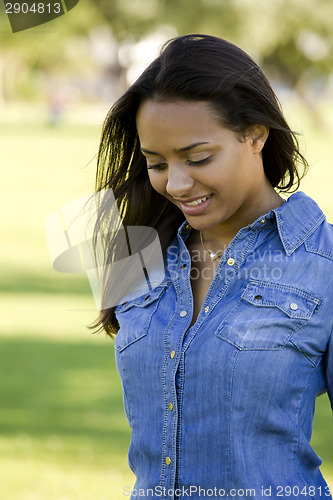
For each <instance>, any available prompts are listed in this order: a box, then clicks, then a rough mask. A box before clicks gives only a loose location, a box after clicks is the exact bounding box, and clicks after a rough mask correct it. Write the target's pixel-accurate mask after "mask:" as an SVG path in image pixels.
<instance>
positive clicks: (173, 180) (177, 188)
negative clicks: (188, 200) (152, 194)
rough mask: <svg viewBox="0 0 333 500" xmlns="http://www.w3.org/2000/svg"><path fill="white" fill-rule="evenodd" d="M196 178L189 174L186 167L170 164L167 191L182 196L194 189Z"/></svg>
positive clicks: (176, 196)
mask: <svg viewBox="0 0 333 500" xmlns="http://www.w3.org/2000/svg"><path fill="white" fill-rule="evenodd" d="M194 183H195V182H194V179H193V178H192V177H191V176H190V175H189V173H188V172H187V169H186V168H182V167H181V166H180V165H179V164H178V165H170V164H169V168H168V182H167V185H166V188H165V189H166V192H167V193H168V194H169V195H170V196H173V197H174V198H182V197H185V196H186V195H188V193H190V192H191V191H192V190H193V186H194Z"/></svg>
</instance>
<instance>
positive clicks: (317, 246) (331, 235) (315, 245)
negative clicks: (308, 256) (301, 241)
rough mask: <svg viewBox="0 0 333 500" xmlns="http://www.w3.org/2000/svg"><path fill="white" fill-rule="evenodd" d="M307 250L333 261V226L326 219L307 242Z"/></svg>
mask: <svg viewBox="0 0 333 500" xmlns="http://www.w3.org/2000/svg"><path fill="white" fill-rule="evenodd" d="M305 248H306V250H307V251H308V252H311V253H314V254H317V255H321V256H322V257H324V258H326V259H329V260H331V261H333V225H332V224H330V223H329V222H327V221H326V219H325V220H324V221H323V222H322V223H321V224H320V225H319V226H318V227H317V229H316V230H315V231H314V232H313V233H312V234H311V235H310V236H309V238H308V239H307V240H306V241H305Z"/></svg>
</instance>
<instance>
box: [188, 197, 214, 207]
mask: <svg viewBox="0 0 333 500" xmlns="http://www.w3.org/2000/svg"><path fill="white" fill-rule="evenodd" d="M208 198H209V196H205V197H204V198H200V200H194V201H190V202H189V203H185V205H188V206H194V205H200V203H202V202H204V201H206V200H207V199H208Z"/></svg>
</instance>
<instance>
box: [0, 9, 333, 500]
mask: <svg viewBox="0 0 333 500" xmlns="http://www.w3.org/2000/svg"><path fill="white" fill-rule="evenodd" d="M332 19H333V3H332V2H330V1H327V0H316V1H314V0H272V1H270V2H268V1H267V0H256V2H251V1H249V0H196V1H193V0H130V1H127V2H126V1H121V0H94V1H90V0H81V1H80V2H79V4H78V5H77V6H76V7H75V8H74V9H73V10H71V11H70V12H68V13H67V14H66V15H64V16H62V17H59V18H58V19H55V20H53V21H51V22H49V23H47V24H44V25H41V26H39V27H37V28H32V29H29V30H26V31H22V32H18V33H15V34H13V33H12V32H11V28H10V24H9V21H8V18H7V16H6V14H5V9H4V4H3V3H1V4H0V161H1V183H0V190H1V192H0V203H1V246H0V265H1V274H0V276H1V277H0V281H1V286H0V308H1V313H0V330H1V334H0V478H1V480H0V498H1V499H10V500H91V499H94V500H119V499H121V498H124V497H123V487H124V486H126V485H127V486H130V487H132V486H133V485H134V476H133V475H132V473H131V471H130V470H129V467H128V465H127V449H128V445H129V439H130V432H129V427H128V425H127V421H126V418H125V415H124V412H123V407H122V395H121V388H120V381H119V379H118V376H117V373H116V370H115V364H114V352H113V351H114V348H113V341H111V340H108V339H106V337H105V335H104V334H99V335H93V334H92V333H91V331H89V330H88V329H87V325H88V324H90V323H91V322H92V321H93V320H94V319H95V318H96V315H97V310H96V307H95V303H94V300H93V297H92V294H91V291H90V287H89V283H88V280H87V278H86V277H85V276H84V275H71V274H60V273H57V272H55V271H54V270H53V269H52V266H51V263H50V260H49V255H48V249H47V245H46V240H45V233H44V224H45V219H46V218H47V216H48V215H49V214H50V213H51V212H53V211H54V210H55V209H56V208H58V207H60V206H62V205H63V204H65V203H67V202H69V201H71V200H74V199H76V198H78V197H80V196H83V195H85V194H89V193H91V192H93V189H94V174H95V168H96V158H95V156H96V153H97V149H98V143H99V136H100V132H101V125H102V122H103V119H104V117H105V115H106V113H107V111H108V109H109V108H110V106H111V105H112V103H113V102H114V101H115V99H117V98H118V97H119V96H120V94H121V93H122V92H123V91H124V90H125V89H126V88H127V86H128V85H129V83H131V82H132V81H133V80H134V79H135V78H136V76H138V75H139V73H140V72H141V70H142V69H143V68H144V67H145V66H146V65H147V63H149V62H150V61H151V60H152V59H153V58H154V57H155V55H156V53H157V51H158V48H159V47H160V45H161V44H162V43H163V42H164V41H166V40H167V39H169V38H171V37H173V36H176V35H181V34H185V33H208V34H212V35H216V36H220V37H222V38H226V39H229V40H230V41H232V42H234V43H236V44H238V45H239V46H241V47H242V48H243V49H244V50H245V51H247V52H248V53H249V54H250V55H251V56H252V57H253V58H254V59H255V60H256V61H257V62H258V63H259V64H260V65H261V66H262V67H263V68H264V70H265V71H266V74H267V75H268V77H269V78H270V80H271V82H272V84H273V87H274V89H275V90H276V92H277V94H278V96H279V98H280V100H281V102H282V105H283V108H284V110H285V114H286V116H287V118H288V120H289V122H290V125H291V127H292V128H293V129H294V130H296V131H297V132H299V133H300V134H301V135H300V143H301V148H302V151H303V153H304V154H305V156H306V157H307V158H308V161H309V163H310V165H311V167H310V171H309V173H308V175H307V177H306V178H305V179H304V181H303V182H302V185H301V190H302V191H305V192H306V193H307V194H309V195H310V196H312V197H313V198H314V199H315V200H316V201H317V202H318V204H319V205H320V206H321V208H322V210H323V211H324V212H325V213H326V215H327V218H328V220H329V221H330V222H332V221H333V197H332V181H333V173H332V166H331V155H332V137H333V136H332V132H333V108H332V104H333V57H332V53H333V31H332ZM305 215H306V214H305ZM312 445H313V447H314V449H315V451H316V452H317V454H318V455H319V456H320V457H321V458H322V459H323V465H322V472H323V474H324V476H325V478H326V479H327V481H328V483H329V484H330V486H331V487H333V422H332V413H331V409H330V405H329V400H328V398H327V395H323V396H321V397H319V398H318V400H317V407H316V417H315V425H314V431H313V439H312Z"/></svg>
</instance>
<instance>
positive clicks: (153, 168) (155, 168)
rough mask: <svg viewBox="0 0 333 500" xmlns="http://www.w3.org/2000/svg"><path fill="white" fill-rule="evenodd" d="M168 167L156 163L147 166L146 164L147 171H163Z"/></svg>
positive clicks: (164, 164)
mask: <svg viewBox="0 0 333 500" xmlns="http://www.w3.org/2000/svg"><path fill="white" fill-rule="evenodd" d="M167 166H168V165H167V164H166V163H158V164H156V165H148V164H147V169H148V170H164V169H165V168H166V167H167Z"/></svg>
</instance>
